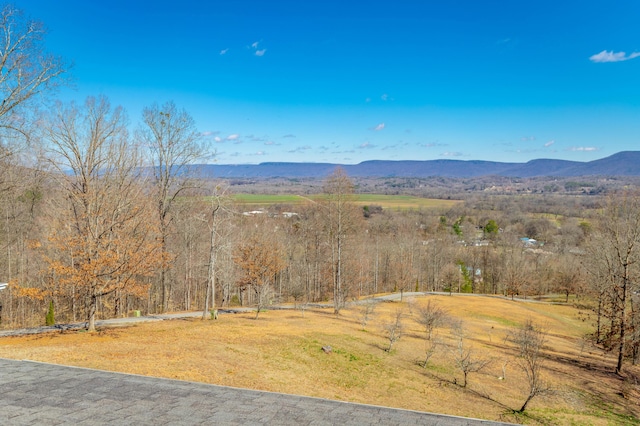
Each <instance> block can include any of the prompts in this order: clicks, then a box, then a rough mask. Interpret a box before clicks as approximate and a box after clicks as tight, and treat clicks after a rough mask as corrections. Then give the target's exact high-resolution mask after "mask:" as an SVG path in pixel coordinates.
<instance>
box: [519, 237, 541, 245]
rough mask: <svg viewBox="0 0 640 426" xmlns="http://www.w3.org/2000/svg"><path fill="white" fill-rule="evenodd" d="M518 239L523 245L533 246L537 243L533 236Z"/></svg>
mask: <svg viewBox="0 0 640 426" xmlns="http://www.w3.org/2000/svg"><path fill="white" fill-rule="evenodd" d="M520 241H521V242H522V244H523V245H524V246H525V247H535V246H537V245H538V241H537V240H534V239H533V238H527V237H522V238H520Z"/></svg>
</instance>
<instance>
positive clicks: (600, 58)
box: [589, 50, 640, 63]
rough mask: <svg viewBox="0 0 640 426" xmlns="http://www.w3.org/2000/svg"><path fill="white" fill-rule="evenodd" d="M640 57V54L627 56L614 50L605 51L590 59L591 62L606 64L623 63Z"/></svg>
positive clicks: (634, 53) (635, 53)
mask: <svg viewBox="0 0 640 426" xmlns="http://www.w3.org/2000/svg"><path fill="white" fill-rule="evenodd" d="M638 56H640V52H633V53H630V54H629V55H627V54H626V53H625V52H614V51H613V50H611V51H607V50H603V51H602V52H600V53H596V54H595V55H592V56H590V57H589V60H590V61H591V62H596V63H604V62H622V61H628V60H629V59H633V58H637V57H638Z"/></svg>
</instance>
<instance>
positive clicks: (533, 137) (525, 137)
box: [520, 136, 536, 142]
mask: <svg viewBox="0 0 640 426" xmlns="http://www.w3.org/2000/svg"><path fill="white" fill-rule="evenodd" d="M520 140H521V141H522V142H533V141H535V140H536V137H535V136H523V137H521V138H520Z"/></svg>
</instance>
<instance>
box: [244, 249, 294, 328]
mask: <svg viewBox="0 0 640 426" xmlns="http://www.w3.org/2000/svg"><path fill="white" fill-rule="evenodd" d="M233 260H234V262H235V263H236V264H237V265H238V266H240V268H241V269H242V273H243V275H242V277H241V278H240V281H239V284H240V285H241V286H244V287H247V288H249V289H251V290H253V292H254V294H255V303H256V319H257V318H258V315H260V312H261V311H262V310H263V309H264V308H265V307H267V306H268V305H269V303H270V298H271V295H272V287H271V286H272V285H273V283H274V282H275V278H276V275H277V274H278V273H279V272H280V271H282V270H283V269H284V268H285V266H286V264H285V260H284V256H283V255H282V248H281V247H280V245H279V243H278V242H276V241H273V240H269V239H267V238H266V237H264V236H254V237H252V238H250V239H249V240H247V241H244V242H243V243H242V244H241V245H240V246H239V247H238V248H237V250H236V255H235V257H234V259H233Z"/></svg>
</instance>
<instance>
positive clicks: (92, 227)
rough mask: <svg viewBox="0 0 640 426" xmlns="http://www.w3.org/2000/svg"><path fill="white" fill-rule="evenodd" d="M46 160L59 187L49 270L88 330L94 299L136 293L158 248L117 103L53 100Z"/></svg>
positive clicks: (92, 322) (91, 325)
mask: <svg viewBox="0 0 640 426" xmlns="http://www.w3.org/2000/svg"><path fill="white" fill-rule="evenodd" d="M46 136H47V139H48V144H49V145H48V148H49V150H48V154H49V161H50V162H51V164H52V165H53V166H54V167H55V169H57V173H56V174H55V178H56V179H57V180H58V183H59V184H60V187H61V188H62V190H63V191H64V192H65V194H66V197H65V198H64V199H63V200H61V201H62V203H63V205H62V206H61V207H62V208H61V210H60V214H59V215H58V216H57V217H56V218H55V220H56V224H57V225H58V226H56V227H54V229H53V233H52V235H51V236H50V241H51V242H52V243H53V244H54V245H55V248H56V249H57V252H59V253H61V255H60V256H57V257H54V258H50V259H49V264H50V267H51V268H52V269H53V270H54V271H55V273H56V274H57V276H58V277H59V282H60V284H61V285H67V286H69V287H72V288H74V289H76V291H74V294H72V295H71V297H83V298H86V299H85V300H86V302H87V305H88V306H87V312H88V314H87V319H88V327H87V328H88V329H89V330H90V331H91V330H94V329H95V317H96V311H97V309H98V301H99V299H100V298H102V297H104V296H107V295H110V294H114V293H117V292H122V293H127V294H134V295H137V296H143V295H144V294H145V293H146V290H147V287H146V285H145V283H144V281H143V280H142V279H141V278H142V277H145V276H149V275H150V274H152V273H153V271H154V270H155V268H156V267H157V266H158V261H159V256H158V253H159V248H158V246H157V244H156V240H155V238H153V232H154V231H155V230H154V229H152V227H151V226H150V224H149V221H148V219H147V217H148V216H147V214H148V212H147V211H146V206H147V205H148V203H145V196H144V191H143V190H142V188H143V187H142V185H141V184H140V180H139V179H138V177H139V176H138V175H137V173H139V171H140V162H139V161H138V159H139V157H138V155H137V150H136V149H135V147H134V146H133V145H132V144H131V143H130V140H129V138H128V134H127V130H126V117H125V114H124V111H123V110H122V109H121V108H116V109H113V110H112V109H111V106H110V104H109V102H108V101H107V99H106V98H98V99H95V98H88V99H87V101H86V103H85V105H84V107H82V108H78V107H76V106H75V105H73V104H71V105H70V106H68V107H65V106H63V105H62V104H59V105H58V107H57V109H56V110H55V111H54V112H53V113H52V115H51V118H50V121H49V124H48V125H47V128H46Z"/></svg>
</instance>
